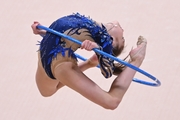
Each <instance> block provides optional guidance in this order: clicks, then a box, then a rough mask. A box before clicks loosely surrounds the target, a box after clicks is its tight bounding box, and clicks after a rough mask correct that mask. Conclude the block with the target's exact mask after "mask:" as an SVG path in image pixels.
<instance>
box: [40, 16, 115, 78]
mask: <svg viewBox="0 0 180 120" xmlns="http://www.w3.org/2000/svg"><path fill="white" fill-rule="evenodd" d="M49 28H51V29H53V30H56V31H58V32H61V33H64V32H66V31H68V33H67V35H70V36H71V35H73V34H77V35H81V32H79V30H80V29H86V30H87V31H86V32H87V33H88V34H87V35H90V37H91V38H92V39H93V40H94V42H96V43H97V44H98V45H99V46H101V48H102V50H103V51H104V52H106V53H108V54H112V48H113V47H112V38H111V36H110V35H109V34H108V32H107V30H106V28H105V27H104V26H103V24H102V25H101V26H100V25H98V24H97V23H96V22H95V21H93V20H92V19H90V18H89V17H85V16H83V15H80V14H79V13H76V14H72V15H68V16H65V17H62V18H59V19H58V20H56V21H54V22H53V23H52V24H51V25H50V27H49ZM67 51H68V57H71V58H74V59H76V56H75V54H74V52H75V50H73V49H72V48H71V47H66V41H63V40H62V38H61V37H60V36H57V35H54V34H52V33H49V32H47V33H46V35H45V36H44V37H43V39H42V41H41V42H40V57H41V62H42V66H43V68H44V70H45V72H46V73H47V75H48V76H49V77H50V78H52V79H55V77H54V76H53V74H52V71H51V62H52V60H53V59H54V58H56V56H57V54H62V56H64V57H65V52H67ZM97 55H98V54H97ZM66 57H67V56H66ZM98 58H99V63H100V66H101V71H103V72H102V73H103V75H104V76H105V77H106V78H109V77H111V76H112V70H113V69H114V64H113V60H111V59H109V58H107V57H105V56H102V55H98Z"/></svg>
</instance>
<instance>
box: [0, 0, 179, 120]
mask: <svg viewBox="0 0 180 120" xmlns="http://www.w3.org/2000/svg"><path fill="white" fill-rule="evenodd" d="M179 11H180V1H179V0H171V1H169V0H146V1H144V0H134V1H130V0H111V1H108V0H106V1H104V0H98V1H97V0H91V1H89V0H66V1H62V0H52V1H43V0H26V1H25V0H16V1H13V0H1V1H0V16H1V18H0V56H1V59H0V83H1V84H0V113H1V115H0V119H1V120H179V119H180V115H179V113H180V103H179V101H180V94H179V92H178V91H180V80H179V78H180V50H179V48H180V22H179V21H180V13H179ZM76 12H79V13H81V14H84V15H86V16H90V17H91V18H92V19H94V20H96V21H99V22H102V23H105V22H110V21H114V20H118V21H119V22H120V24H121V26H122V27H123V29H124V37H125V39H126V48H125V51H124V53H123V55H122V56H120V57H119V58H120V59H122V58H124V56H126V55H127V54H128V53H129V51H130V50H131V48H132V47H136V41H137V38H138V36H139V35H143V36H144V37H145V38H146V39H147V40H148V48H147V54H146V58H145V60H144V63H143V64H142V66H141V69H143V70H146V71H147V72H149V73H151V74H152V75H154V76H155V77H157V78H158V79H159V80H160V81H161V82H162V85H161V86H160V87H149V86H145V85H141V84H138V83H135V82H132V84H131V86H130V88H129V89H128V91H127V93H126V94H125V97H124V99H123V101H122V103H121V104H120V105H119V107H118V108H117V109H115V110H113V111H111V110H106V109H104V108H102V107H100V106H98V105H96V104H94V103H92V102H90V101H89V100H87V99H86V98H84V97H82V96H81V95H79V94H78V93H76V92H74V91H73V90H71V89H69V88H67V87H64V88H63V89H61V90H60V91H58V92H57V93H56V94H55V95H53V96H51V97H48V98H44V97H42V96H41V95H40V93H39V91H38V89H37V86H36V82H35V72H36V67H37V52H36V51H37V50H38V46H37V45H36V44H37V41H39V40H41V37H40V36H36V35H34V34H33V33H32V30H31V27H30V26H31V24H32V23H33V21H39V22H40V23H41V24H42V25H44V26H49V25H50V24H51V23H52V22H53V21H54V20H56V19H58V18H59V17H62V16H64V15H69V14H72V13H76ZM77 52H78V53H79V54H81V55H82V56H84V57H87V58H88V57H90V56H91V55H92V52H87V51H84V50H79V51H77ZM85 74H86V75H87V76H88V77H90V78H91V79H93V80H94V81H95V82H96V83H97V84H98V85H99V86H100V87H101V88H103V89H104V90H108V89H109V87H110V84H111V83H112V81H113V79H114V77H112V78H110V79H105V78H104V77H103V76H102V75H101V73H100V71H99V70H98V69H97V68H93V69H90V70H88V71H86V72H85ZM135 77H136V78H140V79H144V80H149V78H146V77H145V76H143V75H141V74H138V73H137V74H136V76H135Z"/></svg>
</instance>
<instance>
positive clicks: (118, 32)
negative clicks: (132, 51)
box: [107, 22, 125, 47]
mask: <svg viewBox="0 0 180 120" xmlns="http://www.w3.org/2000/svg"><path fill="white" fill-rule="evenodd" d="M107 30H108V33H109V34H110V35H111V37H112V38H113V46H119V47H124V43H125V40H124V37H123V32H124V30H123V29H122V27H121V26H120V25H119V23H118V22H112V23H108V24H107Z"/></svg>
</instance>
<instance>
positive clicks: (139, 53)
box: [130, 36, 147, 62]
mask: <svg viewBox="0 0 180 120" xmlns="http://www.w3.org/2000/svg"><path fill="white" fill-rule="evenodd" d="M146 46H147V40H146V39H145V38H144V37H143V36H139V38H138V41H137V48H135V49H133V50H131V52H130V57H131V61H139V62H142V61H143V60H144V58H145V55H146Z"/></svg>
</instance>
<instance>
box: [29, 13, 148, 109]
mask: <svg viewBox="0 0 180 120" xmlns="http://www.w3.org/2000/svg"><path fill="white" fill-rule="evenodd" d="M38 25H40V23H39V22H34V23H33V24H32V25H31V27H32V30H33V33H34V34H36V35H41V36H43V39H42V41H40V43H39V44H40V48H39V50H38V67H37V72H36V83H37V86H38V89H39V91H40V93H41V94H42V96H44V97H48V96H51V95H53V94H54V93H55V92H56V91H57V90H59V89H60V88H62V87H63V86H67V87H69V88H71V89H73V90H74V91H76V92H78V93H79V94H81V95H82V96H84V97H85V98H87V99H89V100H90V101H92V102H94V103H95V104H98V105H100V106H102V107H103V108H105V109H110V110H114V109H116V108H117V107H118V105H119V104H120V102H121V101H122V98H123V96H124V94H125V93H126V91H127V89H128V88H129V86H130V84H131V82H132V79H133V77H134V75H135V73H136V71H135V70H133V69H131V68H129V67H126V66H123V65H121V64H120V63H115V62H114V61H113V60H112V59H110V58H108V57H106V56H103V55H100V54H98V53H95V54H94V55H93V56H91V57H90V58H89V59H88V60H86V61H85V62H82V63H79V64H78V63H77V58H76V55H75V53H74V52H75V51H76V50H77V49H79V48H80V49H85V50H88V51H91V50H92V49H94V48H97V49H100V50H102V51H104V52H106V53H108V54H110V55H113V56H116V57H117V56H119V55H120V54H121V52H122V51H123V49H124V44H125V41H124V37H123V32H124V30H123V29H122V27H121V26H120V24H119V23H118V22H117V21H113V22H110V23H99V22H96V21H94V20H92V19H90V18H89V17H86V16H84V15H81V14H79V13H74V14H71V15H67V16H64V17H61V18H59V19H57V20H56V21H54V22H53V23H52V24H51V25H50V27H49V28H51V29H53V30H55V31H58V32H60V33H63V34H66V35H68V36H70V37H72V38H75V39H77V40H80V41H81V42H82V44H81V45H78V44H76V43H74V42H72V41H69V40H67V39H65V38H62V37H60V36H57V35H55V34H52V33H49V32H48V31H45V30H40V29H38V28H37V26H38ZM146 45H147V42H146V39H144V38H143V37H142V36H140V37H139V38H138V41H137V47H136V48H134V49H132V50H131V51H130V52H129V56H130V60H129V63H130V64H132V65H134V66H136V67H140V65H141V64H142V62H143V60H144V58H145V53H146ZM98 64H99V65H100V70H101V73H102V75H103V76H104V77H105V78H110V77H111V76H112V75H116V76H117V77H116V78H115V79H114V81H113V82H112V84H111V87H110V89H109V91H105V90H103V89H101V88H100V87H99V86H98V85H97V84H96V83H95V82H93V81H92V80H91V79H90V78H88V77H87V76H86V75H85V74H84V73H83V71H85V70H87V69H89V68H91V67H95V66H97V65H98Z"/></svg>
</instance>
